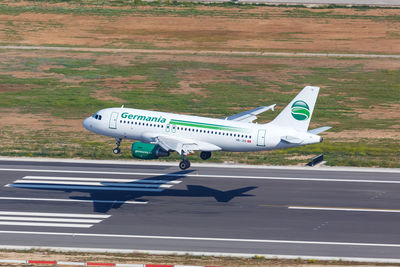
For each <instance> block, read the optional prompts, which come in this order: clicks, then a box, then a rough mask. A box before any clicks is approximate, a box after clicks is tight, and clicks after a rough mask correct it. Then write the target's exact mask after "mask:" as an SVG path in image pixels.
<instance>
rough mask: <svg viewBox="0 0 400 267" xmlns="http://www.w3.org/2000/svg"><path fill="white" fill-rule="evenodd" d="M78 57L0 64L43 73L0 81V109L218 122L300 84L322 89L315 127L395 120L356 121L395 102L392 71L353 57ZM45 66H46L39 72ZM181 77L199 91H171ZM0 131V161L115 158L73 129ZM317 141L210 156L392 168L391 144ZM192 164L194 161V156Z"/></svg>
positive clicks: (386, 124)
mask: <svg viewBox="0 0 400 267" xmlns="http://www.w3.org/2000/svg"><path fill="white" fill-rule="evenodd" d="M60 54H62V53H60ZM79 55H80V54H79V53H77V54H76V56H75V57H73V58H66V57H63V56H54V55H53V56H46V54H45V52H42V54H39V55H37V56H36V57H27V58H25V57H17V58H14V59H13V62H14V63H15V64H6V66H1V65H0V68H2V69H5V68H7V69H8V70H9V72H11V73H12V72H13V71H14V72H16V73H18V72H19V71H21V70H23V71H26V72H29V73H32V76H33V77H35V75H36V76H39V77H40V76H42V75H47V76H48V78H19V77H14V76H13V75H12V74H7V75H0V88H3V87H4V88H7V87H8V86H10V85H12V86H14V88H16V90H9V91H7V90H6V91H2V92H0V106H1V107H2V108H8V109H12V110H15V112H16V113H19V114H26V116H28V117H29V116H30V115H29V114H38V115H41V116H42V117H43V120H46V119H48V120H49V124H51V123H52V121H54V120H55V123H56V122H57V118H60V119H61V118H62V119H79V120H82V119H83V118H85V117H86V116H88V115H90V114H91V113H93V112H94V111H96V110H99V109H101V108H105V107H111V106H119V105H121V104H124V105H125V106H127V107H135V108H142V109H151V110H162V111H170V112H178V113H180V112H181V113H187V114H198V115H201V114H203V115H206V116H211V117H225V116H227V115H231V114H234V113H238V112H241V111H244V110H246V109H250V108H254V107H257V106H262V105H266V104H272V103H277V104H278V112H279V110H281V109H282V108H283V107H284V106H285V105H286V104H287V103H288V102H289V101H290V100H291V99H292V98H293V96H294V95H295V94H296V93H297V92H298V91H299V90H300V89H301V87H302V85H305V84H315V85H319V86H321V87H322V90H321V96H320V97H319V99H318V103H317V109H316V110H315V113H314V115H313V116H314V118H313V125H314V126H315V127H316V126H322V125H333V126H334V128H333V129H332V131H336V132H341V131H343V130H349V129H351V130H360V131H362V130H365V129H377V130H380V129H384V130H389V129H391V127H394V126H395V125H398V124H399V120H398V119H394V118H390V117H383V118H379V117H376V116H372V117H371V118H369V119H368V118H360V117H359V113H360V109H361V110H363V112H368V110H369V109H370V108H371V107H385V106H386V107H388V106H389V107H390V105H392V104H396V103H398V102H399V101H400V93H399V92H400V71H399V70H390V71H389V70H385V69H376V70H368V71H366V70H365V66H364V65H363V63H361V62H362V61H357V60H354V59H352V60H349V61H346V63H347V64H345V66H341V67H334V68H333V67H322V66H321V67H315V66H312V67H306V66H303V67H302V68H301V69H299V67H298V66H297V65H295V64H294V65H293V64H292V63H291V60H290V59H287V61H286V63H285V62H283V63H282V60H280V63H279V64H272V63H271V61H272V60H273V59H271V58H264V59H263V60H264V61H265V62H266V64H260V62H257V64H250V63H249V62H247V61H246V60H245V59H246V57H242V58H241V60H240V61H239V62H238V61H237V60H236V59H237V57H232V58H230V57H228V56H226V57H225V61H226V60H228V59H230V60H231V61H229V60H228V62H227V63H221V62H222V61H221V62H220V61H219V60H215V63H212V62H207V63H205V62H201V60H197V57H196V56H192V60H187V59H185V60H178V59H171V60H168V61H165V60H159V61H157V60H154V59H152V60H149V57H151V55H147V56H146V55H145V56H141V57H134V60H133V58H132V60H131V61H130V62H131V63H130V64H128V65H126V64H124V65H119V64H116V63H113V64H105V63H103V64H99V63H96V60H95V59H97V58H99V57H101V56H108V55H107V54H102V53H85V58H79ZM115 56H117V55H115ZM202 57H204V56H202ZM252 58H254V57H252ZM6 59H7V58H6ZM260 59H261V58H260ZM5 61H6V62H8V61H7V60H5ZM241 61H243V62H244V63H240V62H241ZM320 61H321V65H325V63H324V61H325V59H320ZM230 62H231V63H230ZM232 62H235V63H234V64H232ZM44 65H46V66H47V68H46V69H43V66H44ZM256 70H258V71H261V72H262V73H270V74H271V73H276V74H275V75H272V76H271V75H270V76H269V77H264V76H263V75H256V74H254V73H255V71H256ZM283 70H285V73H286V74H285V75H288V77H287V79H285V80H286V81H282V79H281V77H280V75H279V73H281V72H282V71H283ZM205 73H206V74H205ZM199 74H201V75H207V76H208V78H205V79H202V78H200V79H197V78H196V77H197V76H196V75H199ZM188 75H189V76H188ZM138 77H141V78H140V79H139V78H138ZM193 77H194V79H193ZM273 77H275V78H273ZM343 80H345V81H346V82H343ZM107 81H110V83H107ZM181 81H188V83H189V84H190V87H193V88H195V89H197V90H200V92H202V94H193V93H192V94H189V93H185V92H182V93H180V91H179V90H177V88H180V86H181V85H180V82H181ZM266 88H274V89H275V90H277V92H276V93H270V92H268V89H266ZM227 92H229V93H227ZM278 92H279V93H278ZM99 96H100V97H99ZM110 97H111V98H110ZM276 114H277V112H275V113H272V112H267V113H265V114H263V115H262V116H261V117H260V120H259V121H261V122H267V121H269V120H271V119H272V118H274V117H275V116H276ZM9 115H10V113H8V114H7V116H9ZM56 124H57V123H56ZM0 129H1V134H2V136H3V141H2V142H0V147H1V152H0V155H4V156H6V155H7V156H44V157H61V158H67V157H79V158H95V159H111V158H116V157H115V156H114V155H112V153H111V148H112V147H113V146H114V141H113V140H112V139H110V138H106V137H100V136H96V135H94V134H91V133H88V132H86V131H83V130H82V129H80V130H79V129H78V131H77V132H76V131H64V130H63V131H60V130H58V128H57V125H49V126H48V127H47V128H46V129H30V130H28V129H26V130H25V131H23V132H22V133H21V132H20V131H19V130H18V127H2V128H0ZM325 140H326V142H324V143H322V144H318V145H312V146H307V147H300V148H293V149H288V150H279V151H271V152H260V153H228V152H220V153H215V154H214V155H213V157H212V159H211V161H213V162H224V161H233V162H240V163H249V164H302V163H305V162H307V159H308V158H309V159H311V158H312V157H313V156H315V155H317V154H319V153H324V154H325V157H326V159H327V161H328V164H330V165H348V166H379V167H400V158H399V154H398V151H400V146H399V144H398V142H395V141H393V140H391V139H381V138H379V139H378V138H373V137H371V138H368V139H357V138H355V139H354V138H344V139H328V138H326V139H325ZM122 148H123V153H122V154H121V155H119V156H118V157H117V158H125V159H128V158H131V155H130V152H129V151H130V144H129V143H127V142H124V143H123V147H122ZM299 156H300V157H299ZM192 158H193V160H194V161H200V160H199V159H198V157H197V156H194V157H192ZM162 160H179V157H178V156H177V155H174V156H172V157H171V158H168V159H162Z"/></svg>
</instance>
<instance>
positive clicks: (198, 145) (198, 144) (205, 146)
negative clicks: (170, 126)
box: [154, 136, 221, 155]
mask: <svg viewBox="0 0 400 267" xmlns="http://www.w3.org/2000/svg"><path fill="white" fill-rule="evenodd" d="M154 143H155V144H157V145H159V146H161V147H162V148H163V149H165V150H167V151H170V150H174V151H176V152H178V153H179V154H182V153H183V154H184V155H187V154H189V153H193V152H194V151H195V150H201V151H218V150H221V148H220V147H218V146H216V145H213V144H211V143H207V142H202V141H198V140H193V139H186V138H180V137H176V136H157V137H155V142H154Z"/></svg>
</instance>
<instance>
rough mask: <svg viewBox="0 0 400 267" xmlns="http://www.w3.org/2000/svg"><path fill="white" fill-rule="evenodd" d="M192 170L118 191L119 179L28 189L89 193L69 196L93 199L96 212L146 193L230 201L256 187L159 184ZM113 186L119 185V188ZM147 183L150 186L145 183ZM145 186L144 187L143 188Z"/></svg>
mask: <svg viewBox="0 0 400 267" xmlns="http://www.w3.org/2000/svg"><path fill="white" fill-rule="evenodd" d="M193 171H194V170H186V171H179V172H173V173H168V174H164V175H156V176H152V177H148V178H145V179H138V180H136V181H133V182H129V183H124V184H125V185H127V184H132V186H136V187H135V188H132V191H131V190H130V189H129V188H130V187H129V188H124V189H123V190H121V191H119V190H118V189H116V188H120V187H118V184H119V183H118V182H101V184H103V185H104V186H111V187H112V188H113V189H115V190H92V189H90V187H88V188H85V189H81V188H78V187H77V188H76V189H75V188H74V186H70V187H69V188H68V189H65V188H62V186H60V188H51V189H50V188H45V187H44V188H40V187H35V188H29V189H34V190H57V191H64V192H68V193H72V192H81V193H86V194H88V195H89V196H70V199H76V200H88V201H93V211H94V212H100V213H107V212H108V211H109V210H111V209H119V208H120V207H121V206H122V205H124V204H125V202H126V201H135V200H136V201H145V200H143V199H142V198H143V197H152V196H160V197H162V196H172V197H213V198H214V199H215V200H216V201H218V202H229V201H231V200H232V199H234V198H236V197H250V196H254V195H251V194H245V193H246V192H248V191H251V190H254V189H255V188H257V187H255V186H249V187H243V188H237V189H233V190H228V191H221V190H218V189H214V188H210V187H206V186H202V185H186V189H172V188H165V189H160V187H158V186H162V185H167V184H168V185H175V186H176V184H177V183H178V182H179V181H177V180H180V179H184V178H185V174H189V173H191V172H193ZM155 182H157V184H156V185H154V183H155ZM142 185H143V186H142ZM113 186H116V188H115V187H113ZM146 186H151V187H146ZM142 187H143V189H141V188H142ZM22 188H23V187H22ZM25 188H26V187H25ZM149 188H150V189H149ZM152 188H154V189H152ZM99 200H100V201H99Z"/></svg>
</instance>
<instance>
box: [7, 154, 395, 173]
mask: <svg viewBox="0 0 400 267" xmlns="http://www.w3.org/2000/svg"><path fill="white" fill-rule="evenodd" d="M0 161H18V162H23V161H26V162H56V163H57V162H58V163H87V164H110V165H146V166H154V163H150V162H143V161H137V160H118V161H116V160H89V159H56V158H24V157H19V158H14V157H0ZM157 165H160V166H169V167H175V166H176V163H173V162H163V161H161V162H157ZM192 166H193V167H206V168H207V167H211V168H231V169H285V170H304V171H348V172H384V173H386V172H389V173H400V169H395V168H368V167H351V166H324V167H322V166H321V167H318V168H312V167H301V166H273V165H271V166H265V165H245V164H235V165H231V164H225V163H192Z"/></svg>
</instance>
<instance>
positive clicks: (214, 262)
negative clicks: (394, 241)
mask: <svg viewBox="0 0 400 267" xmlns="http://www.w3.org/2000/svg"><path fill="white" fill-rule="evenodd" d="M0 258H1V259H10V260H15V259H18V260H28V259H29V260H43V261H46V260H47V261H69V262H101V263H120V264H127V263H131V264H135V263H136V264H171V265H192V266H204V265H207V266H215V267H244V266H246V267H261V266H264V267H270V266H271V267H283V266H285V267H292V266H293V267H307V266H313V267H324V266H325V267H339V266H357V267H371V266H386V267H394V266H398V265H394V264H393V265H391V264H373V263H371V264H368V263H355V262H334V261H332V262H329V261H326V262H322V261H316V260H304V261H303V260H276V259H270V260H266V259H263V258H262V257H259V258H254V259H244V258H230V257H191V256H187V255H185V256H177V255H170V256H163V255H150V254H140V253H134V254H113V253H108V254H98V253H58V252H50V251H45V250H43V251H36V252H34V253H32V252H23V251H21V252H11V251H10V252H7V251H0ZM0 266H21V267H22V266H25V265H18V264H14V265H9V264H8V265H2V264H1V263H0ZM37 266H39V265H37ZM42 266H44V265H42ZM58 266H68V265H58ZM70 266H72V265H70Z"/></svg>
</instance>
